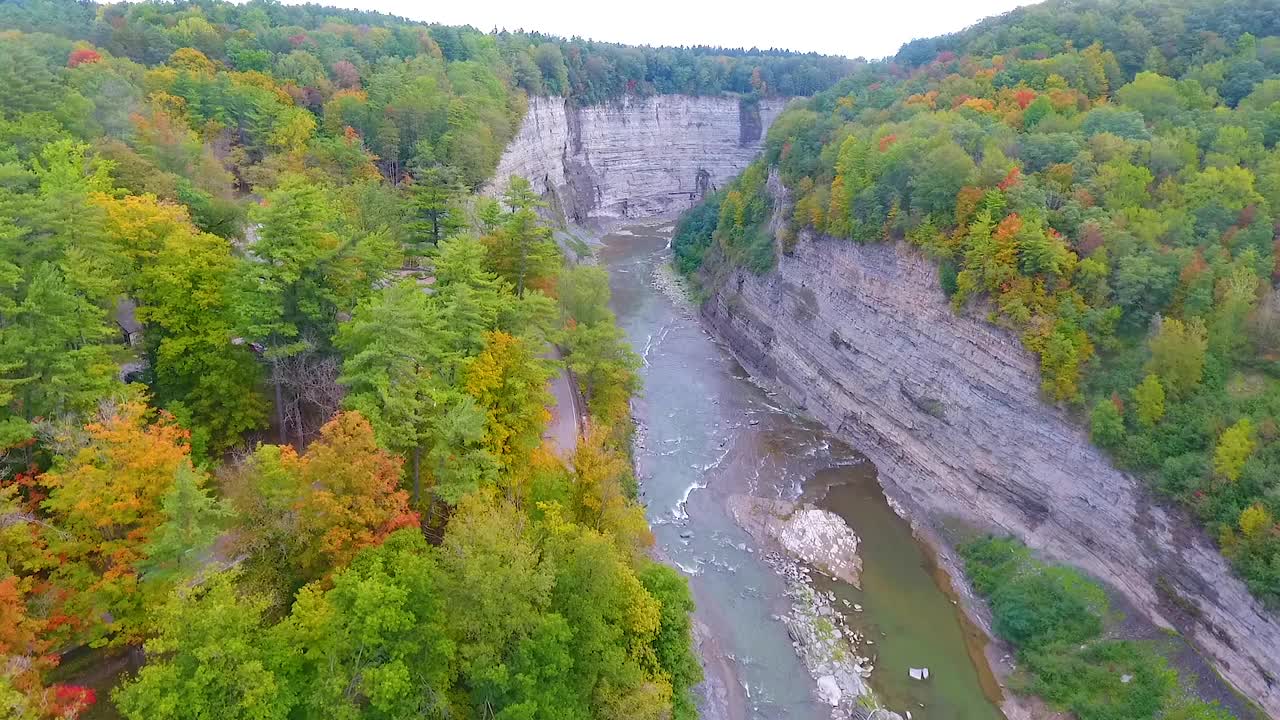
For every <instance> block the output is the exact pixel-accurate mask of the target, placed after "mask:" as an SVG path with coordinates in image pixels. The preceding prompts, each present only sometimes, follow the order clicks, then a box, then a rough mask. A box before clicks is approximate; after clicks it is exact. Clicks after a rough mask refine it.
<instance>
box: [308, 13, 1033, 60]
mask: <svg viewBox="0 0 1280 720" xmlns="http://www.w3.org/2000/svg"><path fill="white" fill-rule="evenodd" d="M312 1H313V2H319V3H320V4H322V5H340V6H343V7H353V8H361V9H365V10H380V11H382V12H388V13H393V14H395V15H400V16H403V17H408V18H411V19H414V20H425V21H428V22H440V23H445V24H448V25H473V26H475V27H476V28H479V29H481V30H485V31H488V30H492V29H493V28H494V27H498V28H499V29H501V28H506V29H507V30H517V29H521V28H523V29H525V30H538V31H542V32H546V33H551V34H555V35H563V36H566V37H569V36H574V35H580V36H582V37H587V38H592V39H594V40H605V41H609V42H619V43H627V44H633V45H721V46H724V47H748V48H749V47H752V46H755V47H759V48H769V47H778V48H788V49H791V50H801V51H809V50H813V51H817V52H822V53H828V54H833V55H847V56H849V57H858V56H863V57H867V58H879V57H884V56H886V55H892V54H894V53H895V52H897V51H898V47H899V46H901V45H902V43H904V42H906V41H908V40H911V39H912V38H918V37H932V36H934V35H942V34H944V33H948V32H952V31H955V30H960V29H961V28H964V27H966V26H969V25H972V24H973V23H975V22H977V21H978V20H981V19H982V18H984V17H988V16H990V15H998V14H1000V13H1003V12H1005V11H1008V10H1012V9H1013V8H1015V7H1017V6H1019V5H1028V4H1030V2H1029V0H834V1H833V0H825V1H823V0H768V1H767V2H762V1H761V0H630V1H629V2H618V1H617V0H444V1H440V0H436V1H435V2H423V1H422V0H312ZM286 2H298V0H286Z"/></svg>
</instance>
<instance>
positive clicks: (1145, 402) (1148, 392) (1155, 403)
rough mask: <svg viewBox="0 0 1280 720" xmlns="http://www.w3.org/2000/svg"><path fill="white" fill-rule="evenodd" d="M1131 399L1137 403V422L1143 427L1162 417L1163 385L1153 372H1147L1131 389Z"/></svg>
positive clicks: (1152, 424)
mask: <svg viewBox="0 0 1280 720" xmlns="http://www.w3.org/2000/svg"><path fill="white" fill-rule="evenodd" d="M1133 400H1134V402H1135V403H1137V409H1138V422H1140V423H1142V425H1143V427H1152V426H1154V425H1155V424H1156V423H1158V422H1160V418H1162V417H1164V386H1163V385H1161V384H1160V377H1159V376H1158V375H1156V374H1155V373H1147V376H1146V377H1144V378H1143V379H1142V382H1141V383H1139V384H1138V387H1136V388H1134V389H1133Z"/></svg>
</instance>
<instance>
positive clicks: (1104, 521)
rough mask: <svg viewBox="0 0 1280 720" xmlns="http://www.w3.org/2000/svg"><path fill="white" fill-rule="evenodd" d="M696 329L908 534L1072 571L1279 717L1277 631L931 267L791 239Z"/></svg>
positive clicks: (1207, 549)
mask: <svg viewBox="0 0 1280 720" xmlns="http://www.w3.org/2000/svg"><path fill="white" fill-rule="evenodd" d="M771 184H772V185H774V186H775V189H776V190H780V188H777V187H776V185H777V184H776V182H774V183H771ZM779 204H780V205H784V204H785V203H781V202H780V203H779ZM702 313H703V317H704V318H705V320H706V321H707V323H708V324H709V325H710V326H711V328H712V329H713V330H714V332H715V333H716V334H717V335H718V336H719V337H721V338H722V339H724V340H725V341H727V343H728V344H729V346H730V348H731V349H732V350H733V351H734V353H735V354H736V355H737V356H738V358H739V359H740V360H741V361H742V363H743V365H744V366H746V368H747V369H748V370H749V371H750V372H751V373H752V374H754V375H756V376H757V377H758V378H759V379H761V380H762V381H764V382H766V383H769V384H772V385H774V386H776V388H777V389H779V390H781V391H784V392H785V393H786V394H788V395H789V396H790V397H791V398H792V399H793V400H794V401H795V402H797V403H798V404H800V405H801V406H803V407H804V408H805V409H806V410H807V411H808V412H809V413H810V414H811V415H812V416H813V417H814V418H816V419H818V420H819V421H821V422H823V423H825V424H826V425H827V426H828V427H829V428H830V429H831V430H832V431H833V432H835V433H836V434H837V435H839V436H840V437H842V438H843V439H845V440H847V441H848V442H849V443H850V444H851V445H852V446H853V447H855V448H857V449H858V450H860V451H861V452H863V453H864V454H866V455H867V456H868V457H869V458H870V459H871V460H872V461H873V462H874V463H875V464H876V467H877V468H878V469H879V474H880V480H881V482H882V483H883V484H884V486H885V490H886V492H888V493H889V494H890V495H891V496H892V497H894V498H895V499H896V500H898V501H899V502H901V503H903V504H904V505H906V506H907V507H908V508H909V509H910V510H911V515H912V520H913V521H916V522H920V521H923V522H925V523H927V524H931V525H932V526H934V527H937V526H940V525H941V524H942V523H943V522H944V521H945V520H946V519H948V518H959V519H961V520H963V521H965V522H967V523H970V524H974V525H978V526H981V527H984V528H988V529H990V530H992V531H997V532H1006V533H1011V534H1013V535H1016V536H1017V537H1019V538H1021V539H1022V540H1023V541H1024V542H1026V543H1027V544H1028V545H1029V546H1031V547H1033V548H1036V549H1038V550H1039V551H1041V552H1042V553H1043V554H1044V555H1046V556H1047V557H1049V558H1051V559H1053V560H1056V561H1060V562H1065V563H1068V564H1071V565H1075V566H1077V567H1080V568H1082V569H1084V570H1085V571H1087V572H1089V573H1090V574H1092V575H1094V576H1096V577H1097V578H1099V579H1101V580H1103V581H1105V582H1107V583H1109V584H1110V585H1111V586H1113V587H1114V588H1115V589H1116V590H1118V591H1119V592H1120V593H1122V594H1123V595H1124V596H1125V597H1126V598H1127V599H1128V600H1129V601H1130V602H1131V603H1132V605H1133V606H1134V607H1135V608H1136V609H1138V610H1139V611H1140V612H1141V613H1143V614H1144V615H1146V616H1147V617H1148V618H1149V619H1150V620H1151V621H1152V622H1154V623H1156V624H1157V625H1160V626H1163V627H1166V628H1172V629H1176V630H1177V631H1178V632H1179V633H1181V634H1182V635H1183V636H1184V637H1186V638H1187V640H1188V641H1189V642H1191V643H1192V644H1193V645H1194V646H1196V647H1197V648H1198V649H1199V650H1200V651H1201V653H1202V655H1204V656H1205V657H1206V658H1207V659H1209V660H1211V661H1212V663H1213V664H1214V665H1215V667H1216V668H1217V670H1218V671H1219V672H1220V673H1221V674H1222V676H1223V677H1225V678H1226V679H1227V680H1229V681H1230V682H1231V683H1232V684H1234V685H1235V686H1236V687H1237V688H1239V689H1240V690H1241V691H1242V692H1244V693H1245V694H1246V695H1248V696H1249V697H1251V698H1252V699H1254V700H1255V701H1257V702H1258V703H1259V704H1260V705H1262V706H1263V708H1264V709H1265V710H1266V711H1267V712H1268V713H1270V714H1271V715H1272V716H1273V717H1276V716H1280V686H1278V685H1277V675H1280V621H1277V618H1276V617H1275V615H1273V614H1271V613H1269V612H1268V611H1266V610H1265V609H1264V608H1263V606H1262V604H1261V603H1260V602H1259V601H1257V600H1256V599H1255V598H1254V597H1253V596H1252V595H1250V593H1249V591H1248V589H1247V588H1246V587H1245V585H1244V584H1243V583H1242V582H1241V581H1240V580H1238V579H1237V578H1236V577H1235V576H1234V575H1233V574H1232V572H1231V569H1230V567H1229V565H1228V563H1227V561H1226V560H1225V559H1224V558H1223V557H1222V555H1221V554H1219V552H1218V551H1217V549H1216V548H1215V547H1214V546H1213V545H1212V544H1211V543H1210V542H1209V541H1208V540H1207V539H1206V538H1205V537H1204V535H1203V533H1202V532H1201V531H1199V530H1197V529H1196V528H1195V527H1194V525H1193V524H1192V523H1191V522H1190V520H1189V519H1188V518H1186V517H1184V516H1183V514H1182V513H1181V512H1179V511H1174V510H1169V509H1167V508H1166V507H1164V506H1163V505H1160V504H1158V503H1156V502H1154V501H1153V499H1152V497H1151V494H1150V492H1149V491H1148V490H1147V489H1146V488H1145V487H1144V486H1143V485H1142V483H1141V481H1140V480H1139V479H1137V478H1135V477H1133V476H1131V475H1129V474H1127V473H1123V472H1120V471H1118V470H1117V469H1116V468H1114V467H1113V466H1112V465H1111V463H1110V461H1109V460H1108V459H1107V457H1106V456H1105V455H1104V454H1103V453H1102V452H1101V451H1099V450H1097V449H1096V448H1095V447H1093V445H1092V444H1091V443H1090V441H1089V439H1088V437H1087V435H1086V434H1085V432H1084V431H1083V429H1082V428H1081V427H1080V426H1079V425H1078V424H1077V423H1076V422H1073V421H1072V420H1071V419H1070V418H1068V417H1067V416H1066V415H1065V414H1064V413H1063V412H1062V411H1061V410H1059V409H1058V408H1055V407H1053V406H1051V405H1048V404H1046V403H1045V402H1044V401H1043V400H1042V399H1041V396H1040V393H1039V384H1040V380H1039V372H1038V365H1037V363H1036V360H1035V358H1034V357H1033V356H1032V355H1031V354H1030V353H1029V352H1027V351H1026V350H1025V349H1024V348H1023V347H1022V345H1021V343H1020V342H1019V341H1018V339H1017V338H1016V337H1014V336H1013V335H1012V334H1010V333H1007V332H1005V331H1003V330H1001V329H999V328H997V327H995V326H993V325H991V324H988V323H986V322H984V321H982V320H980V319H976V318H972V317H966V316H963V315H957V314H956V313H955V312H953V311H952V309H951V307H950V304H949V303H948V302H947V299H946V297H945V296H944V295H943V293H942V290H941V289H940V285H939V282H938V277H937V271H936V269H935V267H934V264H933V263H932V262H931V261H930V260H928V259H927V258H925V257H923V256H922V255H920V254H919V253H917V252H915V251H914V250H912V249H911V248H909V247H907V246H905V245H903V244H891V243H884V244H870V245H858V244H856V243H854V242H851V241H847V240H839V239H834V238H829V237H822V236H815V235H813V234H809V235H802V236H801V238H800V240H799V242H798V243H797V245H796V247H795V249H794V252H792V253H790V254H786V255H780V257H779V260H778V265H777V268H776V269H774V270H773V271H771V272H769V273H768V274H766V275H763V276H758V275H755V274H752V273H751V272H749V271H747V270H744V269H741V268H739V269H735V270H731V271H728V272H727V274H725V275H723V276H722V277H719V278H717V280H716V281H715V283H714V287H713V288H712V293H711V295H710V297H709V299H708V300H707V302H706V303H705V304H704V306H703V309H702Z"/></svg>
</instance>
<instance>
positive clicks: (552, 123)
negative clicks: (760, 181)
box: [492, 95, 785, 222]
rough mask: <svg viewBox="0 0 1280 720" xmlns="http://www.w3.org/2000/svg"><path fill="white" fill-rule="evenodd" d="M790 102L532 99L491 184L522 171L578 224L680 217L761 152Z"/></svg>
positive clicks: (675, 97) (675, 98)
mask: <svg viewBox="0 0 1280 720" xmlns="http://www.w3.org/2000/svg"><path fill="white" fill-rule="evenodd" d="M784 105H785V101H783V100H762V101H761V102H760V103H759V105H758V106H748V105H740V103H739V101H738V100H737V99H736V98H717V97H686V96H683V95H658V96H655V97H648V98H633V97H628V98H624V99H622V100H620V101H618V102H617V103H613V104H609V105H595V106H590V107H575V106H573V105H571V104H569V103H567V102H566V101H564V100H561V99H559V98H531V99H530V101H529V111H528V113H527V114H526V115H525V118H524V122H523V124H522V125H521V126H520V131H519V132H518V133H517V134H516V137H515V139H514V140H512V141H511V144H510V145H508V146H507V150H506V152H505V153H504V154H503V156H502V160H501V161H500V162H499V164H498V170H497V173H496V175H495V179H494V182H493V185H492V187H495V188H501V187H502V186H504V185H505V184H506V180H507V178H509V177H510V176H512V175H522V176H524V177H526V178H528V179H529V181H530V182H532V183H533V186H534V189H535V190H536V191H538V192H539V193H541V194H543V195H544V197H546V198H547V199H548V201H549V203H550V204H551V206H552V209H553V210H554V211H556V212H558V213H559V214H561V215H562V216H563V217H564V218H565V219H567V220H570V221H573V222H583V221H586V220H588V219H596V218H607V219H622V218H646V217H653V216H658V215H667V214H674V213H678V212H681V211H683V210H687V209H688V208H690V207H692V206H693V205H694V203H696V202H697V201H698V200H700V199H701V198H702V196H703V195H704V194H705V193H706V192H708V191H709V190H714V189H715V188H718V187H720V186H722V185H724V184H725V183H726V182H728V181H729V179H731V178H732V177H733V176H734V175H736V174H737V173H738V172H740V171H741V170H742V169H743V168H744V167H746V166H747V164H748V163H750V162H751V160H752V159H754V158H755V156H756V154H757V153H758V152H759V151H760V146H761V143H762V142H763V139H764V133H765V132H766V131H767V130H768V128H769V125H771V124H772V123H773V121H774V119H776V118H777V116H778V114H779V113H780V112H782V108H783V106H784Z"/></svg>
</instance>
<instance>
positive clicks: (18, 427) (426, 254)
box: [0, 0, 852, 720]
mask: <svg viewBox="0 0 1280 720" xmlns="http://www.w3.org/2000/svg"><path fill="white" fill-rule="evenodd" d="M850 67H852V64H851V63H850V61H847V60H844V59H838V58H829V57H821V56H817V55H804V54H794V53H787V52H782V51H767V52H762V51H758V50H724V49H719V48H705V47H700V48H652V47H643V48H637V47H624V46H619V45H610V44H602V43H595V42H589V41H585V40H578V39H575V40H563V39H560V38H555V37H550V36H543V35H535V34H529V33H523V32H516V33H511V32H505V31H503V32H497V31H495V32H491V33H489V32H481V31H477V30H475V29H473V28H465V27H464V28H459V27H448V26H441V25H426V24H422V23H414V22H409V21H406V20H401V19H398V18H393V17H390V16H385V15H379V14H375V13H364V12H354V11H345V10H338V9H326V8H319V7H316V6H305V7H302V6H284V5H281V4H279V3H276V2H269V1H263V0H254V1H252V2H248V3H243V4H232V3H229V2H217V1H211V0H209V1H206V0H201V1H195V2H166V3H159V2H157V3H147V2H143V3H119V4H102V5H99V4H95V3H90V2H73V1H72V0H22V1H21V2H6V3H0V328H2V331H0V660H3V662H0V714H3V715H4V716H5V717H10V718H20V719H22V720H37V719H45V718H72V717H76V716H79V715H82V714H84V713H85V711H86V710H90V709H92V710H93V712H94V713H97V715H96V716H98V717H125V718H131V719H137V720H142V719H143V718H145V719H147V720H157V719H162V718H178V717H217V718H240V717H244V718H249V717H252V718H258V719H261V718H286V717H287V718H313V717H314V718H357V717H360V718H393V717H394V718H402V717H415V718H416V717H441V718H444V717H485V718H503V719H506V720H535V719H537V718H556V719H557V720H560V719H565V718H584V719H585V718H616V717H621V716H626V717H635V718H655V719H657V718H678V719H679V718H691V717H694V716H695V715H696V709H695V707H694V704H693V698H692V696H691V692H690V691H691V688H692V686H693V685H695V684H696V683H698V682H699V680H700V678H701V668H700V666H699V663H698V660H697V658H696V656H695V655H694V653H693V650H692V647H691V642H692V638H691V630H690V627H691V626H690V612H691V611H692V609H693V603H692V599H691V597H690V594H689V590H688V587H687V585H686V583H685V581H684V579H683V578H682V577H681V576H680V575H679V574H678V573H676V572H675V571H674V570H672V569H670V568H668V567H667V566H665V565H661V564H659V563H656V562H654V561H653V560H652V559H651V558H650V553H649V548H650V546H651V545H652V537H651V535H650V532H649V529H648V526H647V524H646V521H645V517H644V513H643V510H642V508H641V506H640V505H639V503H638V502H637V500H636V493H637V488H636V482H635V478H634V476H633V471H632V468H631V458H630V447H631V446H630V443H631V434H632V427H631V419H630V412H629V401H630V399H631V397H632V395H633V394H634V393H636V392H637V390H638V377H637V374H636V369H637V367H638V363H639V361H638V359H637V358H636V356H635V355H634V354H633V353H632V352H631V350H630V349H629V347H628V345H627V344H626V342H625V340H624V338H623V335H622V332H621V330H620V329H619V328H618V327H617V325H616V324H615V321H614V317H613V315H612V313H611V312H610V311H609V310H608V306H609V286H608V279H607V275H606V273H605V272H604V270H602V269H601V268H599V267H596V266H592V265H578V264H574V263H572V262H569V261H568V260H567V259H566V258H565V256H564V254H563V253H562V251H561V249H560V247H559V245H558V244H557V243H556V241H555V240H554V238H553V231H552V229H551V228H549V227H547V226H546V225H545V224H544V223H543V221H542V220H541V218H540V215H539V210H540V207H539V206H540V199H539V198H538V197H537V196H536V195H535V194H534V193H533V192H532V190H531V189H530V186H529V184H528V182H526V181H523V180H521V179H520V178H513V179H512V181H511V182H510V184H509V186H507V187H505V188H496V189H493V190H491V191H488V192H485V193H479V192H478V191H479V190H481V189H482V188H484V187H485V186H486V185H487V184H488V182H489V179H490V177H491V176H492V174H493V172H494V168H495V166H496V164H497V161H498V159H499V156H500V155H501V153H502V150H503V148H504V146H505V144H506V143H507V141H508V140H509V139H510V138H511V136H512V135H513V133H514V132H515V129H516V128H517V127H518V125H519V123H520V121H521V118H522V115H523V112H524V110H525V106H526V103H527V98H528V97H529V96H530V95H547V96H555V97H563V98H564V100H565V102H569V103H582V104H585V103H592V102H606V101H610V100H613V99H616V98H621V97H622V96H623V95H626V94H638V95H643V94H652V93H659V92H683V93H688V94H721V93H729V94H735V95H740V96H744V97H759V96H765V95H791V94H799V93H811V92H815V91H817V90H820V89H822V88H824V87H827V86H830V85H831V84H833V83H834V82H835V81H836V80H837V79H838V78H839V77H841V76H843V75H844V74H845V73H846V72H847V71H848V69H849V68H850ZM553 346H554V347H555V348H558V349H559V353H558V355H559V356H560V357H562V359H553V358H555V357H557V353H553V352H551V349H552V347H553ZM564 370H568V371H570V372H571V373H572V377H573V378H574V379H575V380H576V381H577V384H578V389H579V391H580V393H581V395H582V396H583V398H584V399H585V404H586V414H587V415H588V417H587V418H585V421H584V423H583V425H584V427H585V429H584V430H583V432H582V434H581V436H580V437H579V439H578V442H577V445H576V447H569V448H556V447H553V446H552V445H551V444H549V443H547V442H544V440H543V435H544V429H545V428H546V426H547V422H548V419H549V415H550V413H549V411H548V409H547V408H548V406H549V404H550V403H551V397H550V394H549V393H548V391H547V383H548V380H549V379H550V378H552V377H553V376H554V375H556V374H558V373H560V372H562V371H564ZM139 648H144V649H145V659H146V662H145V665H144V666H143V667H141V669H140V670H139V671H138V672H136V673H130V674H128V676H127V677H126V678H125V679H124V680H123V682H122V683H120V684H119V685H118V686H117V687H115V688H114V689H111V688H108V689H107V690H102V691H100V692H96V691H95V689H94V688H92V687H87V686H85V685H81V684H78V683H77V681H76V676H77V672H79V670H77V668H76V667H71V666H62V660H63V658H64V657H71V656H76V657H78V658H80V659H81V660H83V658H84V657H86V656H87V657H89V658H90V659H91V664H92V663H93V662H98V661H102V662H106V661H107V660H109V659H111V658H118V657H122V656H133V657H136V656H138V655H140V653H139ZM83 665H84V663H83V662H80V664H79V666H78V667H79V669H80V670H83ZM104 711H105V714H103V712H104Z"/></svg>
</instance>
